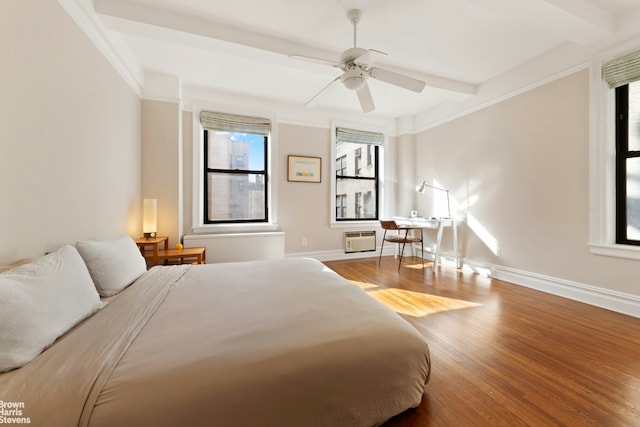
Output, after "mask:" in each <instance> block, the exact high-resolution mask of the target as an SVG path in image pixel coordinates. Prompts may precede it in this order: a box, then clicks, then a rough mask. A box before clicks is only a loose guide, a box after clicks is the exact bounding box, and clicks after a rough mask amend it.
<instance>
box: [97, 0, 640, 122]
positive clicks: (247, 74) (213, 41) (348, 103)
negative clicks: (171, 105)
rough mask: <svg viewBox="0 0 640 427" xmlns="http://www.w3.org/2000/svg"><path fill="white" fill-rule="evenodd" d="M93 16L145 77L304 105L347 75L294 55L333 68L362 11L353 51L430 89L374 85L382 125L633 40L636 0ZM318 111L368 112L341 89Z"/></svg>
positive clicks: (353, 2) (207, 6) (261, 4)
mask: <svg viewBox="0 0 640 427" xmlns="http://www.w3.org/2000/svg"><path fill="white" fill-rule="evenodd" d="M93 8H94V10H95V12H96V14H97V17H98V19H99V20H100V21H101V22H102V24H103V25H104V26H105V27H106V28H107V29H108V32H109V35H110V37H113V38H118V39H121V41H124V44H125V45H126V46H127V47H128V49H130V51H131V52H132V53H133V56H134V57H135V60H136V61H137V62H138V63H139V64H140V65H141V66H142V68H143V69H144V70H145V72H153V73H162V74H169V75H173V76H179V77H180V79H181V82H182V85H183V87H185V88H202V89H205V90H208V91H213V92H220V93H224V94H227V95H228V94H233V95H239V96H243V97H245V96H250V97H253V98H257V99H262V100H266V101H271V102H278V103H284V104H291V105H299V106H302V105H303V104H304V103H305V102H306V101H308V100H309V99H310V98H311V97H312V96H313V95H315V94H316V93H317V92H318V91H319V90H320V89H321V88H323V87H324V86H325V85H326V84H328V83H329V82H330V81H331V80H332V79H334V78H335V77H337V76H338V75H340V73H341V72H340V70H338V69H336V68H332V67H329V66H327V65H323V64H319V63H313V62H307V61H301V60H297V59H293V58H290V57H288V55H289V54H302V55H307V56H314V57H321V58H326V59H329V60H335V61H337V60H338V58H339V56H340V53H341V52H342V51H344V50H345V49H347V48H350V47H352V45H353V27H352V25H351V23H350V22H349V20H348V19H347V16H346V15H347V11H348V10H350V9H353V8H358V9H361V10H362V14H363V15H362V19H361V21H360V23H359V25H358V40H357V44H358V47H364V48H368V49H376V50H380V51H383V52H386V53H387V54H388V56H382V55H378V57H377V61H376V66H379V67H381V68H386V69H390V70H393V71H398V72H401V73H404V74H407V75H410V76H412V77H416V78H419V79H422V80H424V81H426V82H427V87H426V88H425V89H424V91H423V92H422V93H420V94H416V93H413V92H410V91H407V90H405V89H402V88H399V87H395V86H391V85H389V84H386V83H384V82H380V81H377V80H373V79H370V80H369V85H370V88H371V92H372V95H373V99H374V101H375V104H376V110H375V111H374V112H372V113H369V114H375V115H380V116H385V117H401V116H412V115H416V114H419V113H421V112H424V111H426V110H429V109H432V108H434V107H437V106H439V105H449V104H451V103H452V102H453V103H456V102H463V101H465V100H468V99H469V98H472V97H474V96H476V94H477V93H478V92H479V91H480V89H481V88H483V86H486V85H487V83H488V82H491V81H493V80H495V79H496V78H498V76H500V75H501V74H503V73H505V72H508V71H509V70H512V69H514V68H516V67H518V66H520V65H522V64H525V63H527V61H531V60H532V59H535V58H537V57H541V56H543V55H544V54H546V53H549V52H551V51H553V50H554V49H565V50H566V49H574V50H576V51H580V52H583V51H585V52H586V51H596V50H597V49H598V48H600V47H602V46H607V44H609V45H610V44H611V43H612V42H613V41H615V40H616V39H619V38H620V37H626V38H629V37H630V36H632V35H633V34H630V33H629V28H634V30H632V31H637V32H638V33H640V21H639V20H638V17H640V0H395V1H391V0H386V1H385V0H270V1H262V0H234V1H229V0H224V1H222V0H213V1H212V0H94V1H93ZM630 20H631V22H630ZM634 21H635V22H634ZM636 28H637V29H636ZM623 33H624V34H623ZM557 71H561V70H557ZM313 108H323V109H330V110H336V111H344V112H350V113H358V114H363V113H359V111H360V106H359V104H358V101H357V97H356V94H355V93H354V92H350V91H348V90H347V89H346V88H344V87H343V86H341V85H336V86H334V87H333V88H332V90H330V91H329V92H325V93H323V94H322V95H321V96H320V97H319V99H318V102H317V103H316V104H315V105H314V107H313Z"/></svg>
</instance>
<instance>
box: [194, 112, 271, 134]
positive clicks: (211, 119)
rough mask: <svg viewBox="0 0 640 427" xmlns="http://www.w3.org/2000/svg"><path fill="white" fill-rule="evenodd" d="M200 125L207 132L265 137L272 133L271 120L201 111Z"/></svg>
mask: <svg viewBox="0 0 640 427" xmlns="http://www.w3.org/2000/svg"><path fill="white" fill-rule="evenodd" d="M200 123H201V124H202V127H203V128H205V129H207V130H220V131H226V132H245V133H254V134H257V135H265V136H267V135H269V132H270V131H271V120H269V119H265V118H263V117H251V116H238V115H235V114H225V113H216V112H213V111H201V112H200Z"/></svg>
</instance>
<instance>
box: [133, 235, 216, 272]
mask: <svg viewBox="0 0 640 427" xmlns="http://www.w3.org/2000/svg"><path fill="white" fill-rule="evenodd" d="M135 242H136V245H138V247H139V248H140V252H142V256H144V259H146V260H147V261H148V262H149V264H150V265H151V267H153V266H154V265H158V264H160V262H163V263H164V264H185V263H189V264H204V263H206V262H207V251H206V248H204V247H197V248H182V249H169V247H168V246H169V238H168V237H152V238H150V239H146V238H144V237H142V238H140V239H136V241H135ZM160 245H162V248H160Z"/></svg>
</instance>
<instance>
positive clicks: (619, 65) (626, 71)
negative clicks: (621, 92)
mask: <svg viewBox="0 0 640 427" xmlns="http://www.w3.org/2000/svg"><path fill="white" fill-rule="evenodd" d="M602 76H603V78H604V80H605V81H606V82H607V83H608V84H609V87H611V89H615V88H617V87H618V86H623V85H626V84H628V83H631V82H635V81H636V80H640V51H637V52H633V53H630V54H628V55H625V56H623V57H621V58H617V59H613V60H611V61H609V62H607V63H605V64H604V65H603V66H602Z"/></svg>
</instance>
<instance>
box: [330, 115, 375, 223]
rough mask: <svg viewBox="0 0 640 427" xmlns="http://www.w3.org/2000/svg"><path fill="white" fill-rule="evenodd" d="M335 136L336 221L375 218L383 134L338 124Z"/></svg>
mask: <svg viewBox="0 0 640 427" xmlns="http://www.w3.org/2000/svg"><path fill="white" fill-rule="evenodd" d="M335 137H336V138H335V158H336V170H335V194H336V217H335V219H336V221H349V220H363V219H364V220H377V219H378V218H379V215H378V212H379V205H380V203H379V200H380V198H379V195H380V170H381V167H380V159H381V154H382V144H383V142H384V134H382V133H378V132H368V131H360V130H354V129H347V128H342V127H338V128H336V135H335ZM363 152H365V153H367V161H366V163H367V167H363V161H362V153H363Z"/></svg>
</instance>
